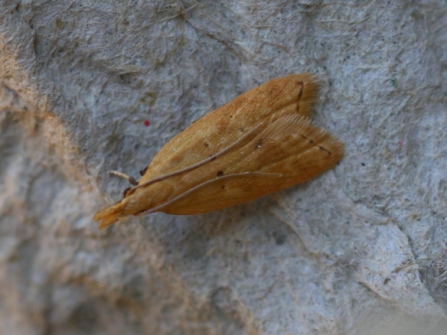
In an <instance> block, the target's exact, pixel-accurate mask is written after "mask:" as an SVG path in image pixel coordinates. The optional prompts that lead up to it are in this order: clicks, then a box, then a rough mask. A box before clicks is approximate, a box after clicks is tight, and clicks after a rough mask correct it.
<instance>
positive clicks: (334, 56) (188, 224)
mask: <svg viewBox="0 0 447 335" xmlns="http://www.w3.org/2000/svg"><path fill="white" fill-rule="evenodd" d="M0 6H1V7H0V11H1V16H0V78H1V82H0V108H1V114H0V155H1V156H0V157H1V158H0V176H1V178H0V185H1V193H0V213H1V216H0V334H1V335H3V334H8V335H9V334H27V335H29V334H48V335H49V334H69V335H70V334H160V335H164V334H205V335H207V334H210V335H211V334H213V335H214V334H365V333H366V330H371V329H372V328H375V326H377V325H379V324H380V325H384V324H387V323H393V322H394V321H395V320H396V318H398V319H399V318H400V317H402V316H404V317H406V316H408V317H410V318H411V320H412V321H415V320H416V321H415V322H416V324H418V325H420V324H421V323H424V324H425V322H427V324H430V325H434V324H442V323H443V322H445V321H444V320H445V318H446V316H445V312H446V310H447V272H446V270H447V253H446V248H447V245H446V241H447V223H446V217H447V206H446V204H447V201H446V199H447V174H446V166H447V146H446V142H447V132H446V129H447V98H446V96H447V2H446V1H443V0H438V1H435V0H433V1H428V0H426V1H403V0H401V1H349V0H346V1H345V0H343V1H333V2H329V1H312V0H307V1H283V0H242V1H241V0H232V1H231V0H230V1H215V0H206V1H193V0H191V1H189V0H188V1H138V0H137V1H130V0H127V1H125V0H123V1H69V0H58V1H54V0H53V1H48V0H45V1H44V0H26V1H18V0H2V1H0ZM304 71H309V72H312V73H315V74H317V75H318V77H319V78H320V80H321V86H322V90H321V98H320V100H319V104H318V105H317V106H316V112H315V119H316V122H317V123H318V124H319V125H321V126H324V127H326V128H328V129H330V130H331V131H332V132H333V133H334V134H337V135H338V136H339V137H340V138H341V139H342V140H344V141H345V143H346V157H345V158H344V160H343V161H342V162H341V163H340V164H339V165H338V166H337V167H336V168H335V169H334V170H332V171H330V172H328V173H326V174H324V175H322V176H321V177H319V178H317V179H315V180H313V181H311V182H309V183H307V184H305V185H302V186H297V187H294V188H291V189H289V190H286V191H284V192H280V193H278V194H275V195H273V196H270V197H266V198H263V199H260V200H258V201H255V202H252V203H248V204H243V205H240V206H236V207H234V208H229V209H227V210H224V211H219V212H215V213H210V214H206V215H199V216H191V217H175V216H168V215H165V214H155V215H151V216H147V217H145V218H142V219H132V220H129V221H128V222H127V223H119V224H117V225H115V226H114V227H113V228H111V229H108V230H106V231H103V232H98V231H97V227H96V225H95V224H94V223H93V222H92V221H91V217H92V215H93V214H94V212H95V211H96V210H98V209H99V208H101V207H102V206H104V205H105V204H109V203H111V202H112V199H113V200H118V199H119V198H120V196H121V192H122V191H123V189H124V188H125V187H127V185H126V182H125V181H120V180H117V179H114V178H110V177H108V175H107V171H109V170H111V169H116V170H120V171H123V172H125V173H128V174H131V175H137V172H138V171H139V170H141V169H142V168H143V167H145V166H146V165H147V163H148V162H149V161H150V158H151V157H153V156H154V155H155V153H156V152H157V150H159V149H160V148H161V146H162V145H163V144H164V143H165V142H166V141H168V140H169V139H170V138H171V137H173V136H174V135H175V134H177V133H178V132H179V131H181V130H182V129H184V128H185V127H186V126H188V125H189V124H190V123H191V122H192V121H194V120H196V119H198V118H200V117H201V116H202V115H204V114H206V113H207V112H209V111H211V110H213V109H215V108H216V107H218V106H220V105H222V104H224V103H225V102H227V101H229V100H230V99H232V98H234V97H235V96H237V95H238V94H240V93H242V92H245V91H246V90H248V89H250V88H253V87H255V86H257V85H258V84H261V83H262V82H264V81H266V80H268V79H272V78H275V77H278V76H282V75H286V74H290V73H297V72H304ZM146 119H148V120H150V122H151V125H150V126H149V127H146V126H145V125H144V121H145V120H146ZM399 320H400V319H399ZM397 323H398V324H402V322H397ZM412 329H413V330H414V329H415V328H412ZM444 329H445V328H444ZM424 331H427V328H424ZM406 334H408V332H407V333H406Z"/></svg>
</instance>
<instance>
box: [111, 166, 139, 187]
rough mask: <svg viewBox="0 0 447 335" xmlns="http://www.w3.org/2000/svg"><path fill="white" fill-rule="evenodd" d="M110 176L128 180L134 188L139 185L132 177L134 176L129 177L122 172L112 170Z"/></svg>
mask: <svg viewBox="0 0 447 335" xmlns="http://www.w3.org/2000/svg"><path fill="white" fill-rule="evenodd" d="M109 175H111V176H117V177H120V178H123V179H126V180H127V181H128V182H129V183H131V184H132V185H134V186H135V185H138V182H137V181H136V180H135V178H134V177H132V176H128V175H127V174H125V173H122V172H119V171H115V170H112V171H109Z"/></svg>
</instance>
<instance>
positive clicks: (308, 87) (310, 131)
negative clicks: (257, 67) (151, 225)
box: [93, 73, 344, 229]
mask: <svg viewBox="0 0 447 335" xmlns="http://www.w3.org/2000/svg"><path fill="white" fill-rule="evenodd" d="M317 91H318V84H317V81H316V78H315V77H314V76H312V75H310V74H306V73H304V74H293V75H289V76H286V77H282V78H277V79H273V80H271V81H269V82H267V83H265V84H263V85H261V86H259V87H257V88H254V89H252V90H251V91H248V92H246V93H244V94H242V95H240V96H239V97H237V98H236V99H234V100H232V101H230V102H229V103H227V104H226V105H224V106H222V107H220V108H218V109H216V110H215V111H213V112H211V113H209V114H207V115H205V116H204V117H203V118H201V119H200V120H198V121H197V122H195V123H193V124H192V125H191V126H189V127H188V128H187V129H186V130H184V131H183V132H181V133H180V134H178V135H177V136H175V137H174V138H173V139H172V140H170V141H169V142H168V143H167V144H166V145H165V146H164V147H163V148H162V149H161V150H160V152H159V153H158V154H157V155H156V156H155V157H154V159H153V160H152V162H151V163H150V164H149V165H148V167H147V168H146V169H145V170H143V171H141V172H140V173H141V175H142V177H141V179H140V181H139V182H136V181H135V179H133V178H132V177H127V176H126V175H124V174H120V173H115V174H118V175H121V176H124V177H125V178H127V179H128V180H129V181H130V182H131V183H132V184H134V186H133V187H131V188H129V189H127V190H126V191H125V192H124V197H123V199H122V200H121V201H119V202H117V203H115V204H114V205H112V206H110V207H107V208H104V209H102V210H100V211H99V212H98V213H96V215H95V216H94V217H93V220H95V221H101V224H100V226H99V228H100V229H102V228H105V227H107V226H109V225H111V224H113V223H115V222H116V221H118V220H119V219H120V218H123V217H126V216H129V215H139V214H148V213H154V212H164V213H168V214H174V215H192V214H201V213H207V212H211V211H215V210H218V209H223V208H226V207H230V206H233V205H236V204H240V203H243V202H247V201H250V200H254V199H257V198H260V197H262V196H264V195H267V194H269V193H273V192H277V191H279V190H282V189H284V188H287V187H290V186H293V185H295V184H298V183H301V182H304V181H307V180H309V179H311V178H313V177H315V176H317V175H319V174H320V173H322V172H324V171H326V170H328V169H330V168H332V167H333V166H334V165H335V164H336V163H337V162H338V161H339V160H340V159H341V158H342V157H343V154H344V145H343V143H342V142H341V141H339V140H337V139H336V138H334V137H333V136H332V135H331V134H329V133H328V132H326V131H325V130H324V129H322V128H319V127H316V126H315V125H314V124H313V123H312V121H311V120H310V118H309V113H310V110H311V107H312V105H313V103H314V102H315V100H316V98H317Z"/></svg>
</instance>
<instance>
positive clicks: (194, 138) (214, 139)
mask: <svg viewBox="0 0 447 335" xmlns="http://www.w3.org/2000/svg"><path fill="white" fill-rule="evenodd" d="M317 91H318V83H317V80H316V78H315V77H314V76H313V75H310V74H307V73H303V74H292V75H289V76H286V77H282V78H277V79H273V80H270V81H268V82H267V83H265V84H263V85H261V86H258V87H256V88H254V89H252V90H250V91H248V92H246V93H244V94H242V95H240V96H238V97H237V98H235V99H234V100H232V101H230V102H228V103H227V104H225V105H224V106H222V107H220V108H218V109H216V110H215V111H213V112H211V113H209V114H207V115H205V116H204V117H202V118H201V119H199V120H198V121H197V122H195V123H193V124H192V125H190V126H189V127H188V128H187V129H185V130H184V131H183V132H181V133H180V134H178V135H177V136H175V137H174V138H173V139H171V140H170V141H169V142H168V143H167V144H166V145H165V146H164V147H163V148H162V149H161V150H160V152H159V153H158V154H157V155H156V156H155V157H154V159H153V160H152V162H151V163H150V164H149V166H148V168H147V170H146V172H145V174H144V175H143V177H142V178H141V180H140V184H143V183H145V182H147V181H148V180H151V179H153V178H155V177H158V176H160V175H163V174H166V173H170V172H173V171H176V170H179V169H181V168H184V167H187V166H191V165H194V164H195V163H197V162H200V161H202V160H204V159H206V158H207V157H209V156H211V155H213V154H216V153H217V152H219V151H221V150H222V149H223V148H225V147H227V146H229V145H230V144H231V143H233V142H235V141H237V139H238V138H241V137H242V136H244V135H246V134H247V133H248V132H249V131H250V130H251V129H253V128H255V127H256V126H257V125H259V124H260V123H262V122H265V123H266V124H269V123H272V122H274V121H275V120H276V119H278V118H280V117H281V116H283V115H289V114H293V115H301V116H307V115H309V113H310V110H311V107H312V105H313V104H314V102H315V100H316V98H317Z"/></svg>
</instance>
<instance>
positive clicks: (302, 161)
mask: <svg viewBox="0 0 447 335" xmlns="http://www.w3.org/2000/svg"><path fill="white" fill-rule="evenodd" d="M235 154H237V155H241V156H243V158H242V159H241V160H240V161H238V162H237V163H236V164H233V165H232V166H228V167H227V169H225V170H222V171H220V172H221V175H222V176H221V177H217V178H214V179H212V180H210V181H206V182H203V183H202V184H200V185H197V186H195V187H194V188H193V189H191V190H189V191H186V192H184V193H183V194H181V195H180V196H177V197H176V198H175V199H171V200H170V201H169V202H168V203H166V205H165V206H162V208H160V209H159V211H161V212H165V213H168V214H178V215H182V214H199V213H206V212H210V211H214V210H218V209H222V208H226V207H230V206H233V205H236V204H239V203H243V202H247V201H251V200H254V199H257V198H260V197H262V196H265V195H267V194H270V193H273V192H277V191H279V190H282V189H284V188H287V187H290V186H293V185H295V184H298V183H301V182H304V181H307V180H309V179H311V178H313V177H315V176H317V175H319V174H320V173H322V172H324V171H326V170H327V169H330V168H331V167H333V166H334V165H335V164H336V163H337V162H338V161H339V160H340V159H341V158H342V157H343V154H344V146H343V143H342V142H340V141H338V140H336V139H335V138H334V137H333V136H332V135H331V134H329V133H328V132H326V131H325V130H323V129H321V128H319V127H316V126H315V125H313V124H312V122H311V120H310V119H308V118H306V117H300V116H296V115H287V116H283V117H281V118H279V119H277V120H276V121H274V122H273V123H272V124H270V125H269V126H268V127H266V128H265V129H264V130H263V131H262V132H261V133H260V134H259V135H258V136H257V137H256V138H255V139H254V140H253V141H251V142H250V143H249V144H247V145H246V147H245V148H244V149H243V150H241V151H239V150H238V152H236V153H235ZM217 163H218V160H216V164H217ZM203 168H205V169H206V168H207V167H206V165H204V166H203V167H202V168H201V169H203ZM197 172H199V170H198V171H197Z"/></svg>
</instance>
